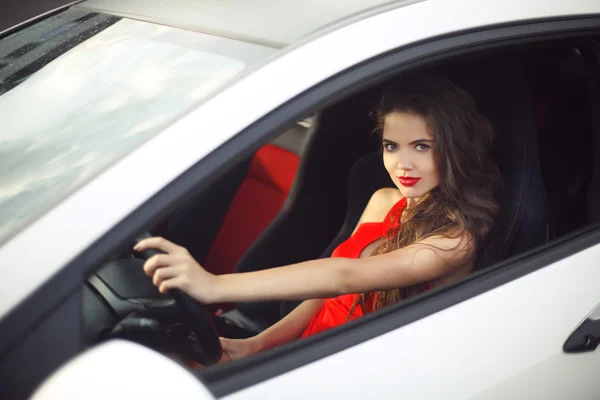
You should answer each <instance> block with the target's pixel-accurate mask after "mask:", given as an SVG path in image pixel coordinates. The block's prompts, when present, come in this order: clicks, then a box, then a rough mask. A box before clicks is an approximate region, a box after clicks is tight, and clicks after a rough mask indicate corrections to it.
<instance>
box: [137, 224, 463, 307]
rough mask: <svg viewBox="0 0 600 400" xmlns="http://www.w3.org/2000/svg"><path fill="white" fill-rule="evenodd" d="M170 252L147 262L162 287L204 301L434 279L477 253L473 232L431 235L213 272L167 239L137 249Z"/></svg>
mask: <svg viewBox="0 0 600 400" xmlns="http://www.w3.org/2000/svg"><path fill="white" fill-rule="evenodd" d="M148 248H156V249H159V250H162V251H164V252H165V253H167V254H162V255H157V256H154V257H152V258H150V259H149V260H148V261H146V263H145V264H144V270H145V272H146V274H148V275H149V276H152V277H153V282H154V284H155V285H156V286H157V287H159V290H160V291H161V292H163V293H164V292H166V291H168V290H170V289H181V290H183V291H184V292H186V293H188V294H189V295H190V296H192V297H193V298H195V299H196V300H198V301H200V302H201V303H205V304H209V303H220V302H238V301H241V302H243V301H265V300H304V299H315V298H325V297H333V296H337V295H342V294H346V293H361V292H367V291H373V290H383V289H394V288H401V287H407V286H411V285H414V284H417V283H422V282H427V281H431V280H434V279H437V278H440V277H442V276H444V275H447V274H448V273H450V272H452V271H453V270H454V269H455V268H457V267H461V266H462V265H464V264H465V262H466V261H467V260H469V259H470V257H472V255H473V252H474V246H473V244H472V241H470V240H469V235H468V234H463V235H461V236H459V237H456V238H446V237H442V236H436V237H431V238H428V239H425V240H422V241H420V242H417V243H414V244H412V245H410V246H407V247H405V248H402V249H399V250H396V251H393V252H391V253H387V254H382V255H377V256H372V257H366V258H360V259H347V258H324V259H319V260H313V261H306V262H302V263H298V264H293V265H290V266H286V267H279V268H271V269H267V270H262V271H256V272H246V273H241V274H226V275H219V276H216V275H213V274H210V273H208V272H206V271H205V270H204V269H203V268H202V267H201V266H200V265H199V264H198V263H197V262H196V261H195V260H194V259H193V258H192V257H191V256H190V254H189V253H188V251H187V250H186V249H185V248H183V247H180V246H177V245H175V244H173V243H171V242H169V241H168V240H166V239H162V238H150V239H145V240H143V241H141V242H140V243H138V245H137V246H136V250H145V249H148Z"/></svg>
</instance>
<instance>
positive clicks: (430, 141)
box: [381, 138, 433, 145]
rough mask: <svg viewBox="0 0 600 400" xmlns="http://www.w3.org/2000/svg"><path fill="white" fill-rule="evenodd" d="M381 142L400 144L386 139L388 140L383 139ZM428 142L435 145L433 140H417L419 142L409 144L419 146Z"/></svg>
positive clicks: (414, 141)
mask: <svg viewBox="0 0 600 400" xmlns="http://www.w3.org/2000/svg"><path fill="white" fill-rule="evenodd" d="M381 141H382V142H387V143H390V144H398V143H396V142H394V141H393V140H390V139H386V138H383V139H381ZM427 142H429V143H433V140H431V139H417V140H413V141H412V142H410V143H409V144H410V145H415V144H419V143H427Z"/></svg>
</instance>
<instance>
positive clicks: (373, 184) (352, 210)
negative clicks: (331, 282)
mask: <svg viewBox="0 0 600 400" xmlns="http://www.w3.org/2000/svg"><path fill="white" fill-rule="evenodd" d="M382 157H383V155H382V154H381V151H376V152H373V153H369V154H367V155H364V156H363V157H361V158H359V159H358V161H356V163H355V164H354V166H352V169H351V170H350V176H349V178H348V206H347V211H346V218H345V219H344V223H343V224H342V227H341V229H340V231H339V232H338V234H337V236H336V237H335V239H334V240H333V242H331V244H330V245H329V247H327V249H326V250H325V251H324V252H323V254H322V256H321V257H330V256H331V253H333V250H335V248H336V247H338V246H339V245H340V244H341V243H342V242H344V241H345V240H346V239H348V238H349V237H350V235H351V234H352V231H353V230H354V228H355V227H356V224H357V223H358V220H359V219H360V216H361V215H362V213H363V211H364V210H365V207H366V206H367V203H368V202H369V199H370V198H371V196H372V195H373V193H375V192H376V191H377V190H379V189H381V188H386V187H396V186H395V185H394V182H392V180H391V179H390V176H389V174H388V173H387V171H386V170H385V167H384V166H383V160H382Z"/></svg>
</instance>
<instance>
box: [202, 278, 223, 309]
mask: <svg viewBox="0 0 600 400" xmlns="http://www.w3.org/2000/svg"><path fill="white" fill-rule="evenodd" d="M207 280H208V285H207V286H208V290H207V292H208V293H206V300H205V303H206V304H214V303H222V302H223V283H222V281H223V276H222V275H213V274H210V273H209V274H208V277H207Z"/></svg>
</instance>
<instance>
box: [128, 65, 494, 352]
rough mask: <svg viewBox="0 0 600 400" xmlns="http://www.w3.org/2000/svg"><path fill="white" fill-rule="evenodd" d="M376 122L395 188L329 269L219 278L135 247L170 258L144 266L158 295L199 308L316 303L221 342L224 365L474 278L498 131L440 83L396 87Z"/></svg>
mask: <svg viewBox="0 0 600 400" xmlns="http://www.w3.org/2000/svg"><path fill="white" fill-rule="evenodd" d="M376 118H377V130H378V132H379V133H380V134H381V143H382V152H383V163H384V165H385V168H386V170H387V171H388V173H389V174H390V177H391V179H392V180H393V181H394V183H395V184H396V188H386V189H381V190H379V191H377V192H376V193H374V194H373V196H372V198H371V199H370V201H369V202H368V204H367V206H366V208H365V210H364V212H363V214H362V216H361V218H360V220H359V222H358V225H357V227H356V229H355V231H354V232H353V234H352V236H351V237H350V238H349V239H348V240H347V241H346V242H344V243H342V244H341V245H340V246H339V247H338V248H336V250H335V251H334V252H333V254H332V257H331V258H327V259H319V260H313V261H307V262H302V263H298V264H294V265H290V266H285V267H279V268H273V269H267V270H262V271H257V272H248V273H242V274H228V275H220V276H215V275H212V274H210V273H208V272H206V271H205V270H204V269H203V268H202V267H201V266H200V265H199V264H198V263H197V262H196V261H195V260H194V259H193V258H192V257H191V256H190V255H189V253H188V252H187V250H186V249H184V248H182V247H179V246H177V245H175V244H173V243H171V242H169V241H167V240H165V239H162V238H150V239H146V240H143V241H141V242H140V243H139V244H138V245H137V246H136V250H144V249H147V248H156V249H159V250H162V251H164V252H165V253H167V254H164V255H158V256H155V257H152V258H151V259H149V260H148V261H147V262H146V263H145V264H144V270H145V271H146V273H147V274H148V275H150V276H152V277H153V282H154V284H155V285H156V286H157V287H158V288H159V290H160V291H161V292H163V293H164V292H166V291H168V290H170V289H175V288H177V289H181V290H183V291H184V292H186V293H188V294H189V295H190V296H192V297H193V298H195V299H196V300H198V301H199V302H201V303H204V304H210V303H219V302H241V301H257V300H305V299H310V300H305V301H304V302H303V303H301V304H300V305H299V306H298V307H297V308H296V309H295V310H294V311H292V312H291V313H290V314H289V315H287V316H286V317H285V318H283V319H282V320H281V321H279V322H278V323H276V324H274V325H273V326H271V327H270V328H269V329H267V330H265V331H264V332H262V333H260V334H258V335H256V336H254V337H252V338H249V339H240V340H232V339H225V338H221V342H222V345H223V349H224V356H223V360H222V361H228V360H231V359H239V358H242V357H245V356H247V355H250V354H253V353H256V352H259V351H262V350H265V349H268V348H272V347H275V346H278V345H280V344H283V343H286V342H289V341H291V340H293V339H297V338H299V337H306V336H309V335H312V334H314V333H317V332H320V331H322V330H325V329H328V328H331V327H333V326H336V325H339V324H341V323H343V322H345V321H347V320H349V319H354V318H357V317H360V316H361V315H363V314H364V313H368V312H372V311H376V310H379V309H381V308H383V307H385V306H387V305H390V304H394V303H396V302H398V301H400V300H402V299H405V298H408V297H411V296H414V295H415V294H418V293H421V292H423V291H425V290H428V289H429V288H431V287H435V286H438V285H443V284H446V283H448V282H452V281H455V280H457V279H459V278H461V277H464V276H466V275H467V274H469V272H470V271H471V269H472V268H473V265H474V263H475V256H476V250H477V248H478V247H480V246H481V245H482V243H483V242H484V240H485V238H486V235H487V233H488V232H489V230H490V229H491V227H492V225H493V222H494V217H495V214H496V211H497V204H496V202H495V201H494V195H495V192H496V190H497V189H498V187H499V182H500V178H499V173H498V170H497V167H496V166H495V165H494V164H493V163H492V161H491V158H490V156H489V154H488V149H489V146H490V144H491V142H492V139H493V136H494V132H493V129H492V127H491V125H490V124H489V122H488V121H487V120H486V119H485V118H484V117H483V116H482V115H481V114H480V113H479V111H478V110H477V107H476V105H475V102H474V100H473V99H472V97H471V96H470V95H469V94H468V93H467V92H465V91H464V90H462V89H460V88H458V87H457V86H455V85H453V84H452V83H451V82H449V81H447V80H445V79H443V78H437V77H429V78H423V77H421V78H416V77H413V78H410V79H405V80H403V81H401V82H398V83H396V84H394V85H392V86H391V87H389V88H388V89H387V90H386V91H385V92H384V94H383V96H382V99H381V102H380V106H379V108H378V109H377V111H376Z"/></svg>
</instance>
